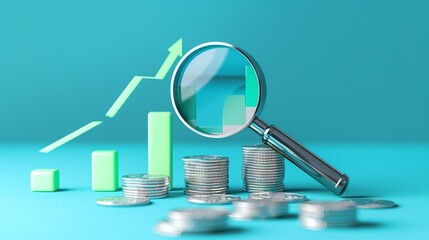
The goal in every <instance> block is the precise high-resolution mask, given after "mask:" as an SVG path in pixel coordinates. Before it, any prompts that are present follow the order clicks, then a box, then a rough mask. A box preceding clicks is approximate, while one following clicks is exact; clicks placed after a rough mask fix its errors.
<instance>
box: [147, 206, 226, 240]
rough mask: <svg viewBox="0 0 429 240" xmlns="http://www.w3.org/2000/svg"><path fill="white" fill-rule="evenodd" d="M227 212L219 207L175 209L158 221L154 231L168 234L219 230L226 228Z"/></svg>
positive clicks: (176, 234) (175, 234)
mask: <svg viewBox="0 0 429 240" xmlns="http://www.w3.org/2000/svg"><path fill="white" fill-rule="evenodd" d="M228 214H229V212H228V211H227V210H225V209H220V208H184V209H176V210H172V211H170V212H169V214H168V220H167V221H163V222H160V223H158V224H157V225H156V226H155V228H154V231H155V232H156V233H158V234H161V235H170V236H178V235H180V234H181V233H207V232H215V231H221V230H225V229H227V228H228Z"/></svg>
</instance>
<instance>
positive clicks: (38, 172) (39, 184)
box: [30, 169, 60, 192]
mask: <svg viewBox="0 0 429 240" xmlns="http://www.w3.org/2000/svg"><path fill="white" fill-rule="evenodd" d="M30 175H31V191H33V192H54V191H57V190H58V189H59V188H60V171H59V170H58V169H35V170H33V171H31V174H30Z"/></svg>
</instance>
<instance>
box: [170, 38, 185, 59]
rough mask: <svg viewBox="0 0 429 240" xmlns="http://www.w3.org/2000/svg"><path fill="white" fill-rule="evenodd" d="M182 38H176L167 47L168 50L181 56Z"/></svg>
mask: <svg viewBox="0 0 429 240" xmlns="http://www.w3.org/2000/svg"><path fill="white" fill-rule="evenodd" d="M182 42H183V41H182V39H179V40H177V42H175V43H174V44H173V45H171V47H170V48H169V49H168V51H169V52H170V53H172V54H174V55H176V56H179V57H181V56H182Z"/></svg>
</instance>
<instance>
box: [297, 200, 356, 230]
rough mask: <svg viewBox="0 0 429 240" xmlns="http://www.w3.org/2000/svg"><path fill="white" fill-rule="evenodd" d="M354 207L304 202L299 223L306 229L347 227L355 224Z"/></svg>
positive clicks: (352, 204) (348, 204)
mask: <svg viewBox="0 0 429 240" xmlns="http://www.w3.org/2000/svg"><path fill="white" fill-rule="evenodd" d="M356 213H357V212H356V205H355V204H354V203H352V202H346V201H342V202H305V203H302V204H301V206H300V213H299V221H300V223H301V225H302V226H304V227H305V228H307V229H313V230H317V229H324V228H330V227H347V226H352V225H354V224H356V222H357V219H356Z"/></svg>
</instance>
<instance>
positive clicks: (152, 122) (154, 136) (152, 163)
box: [148, 112, 173, 189]
mask: <svg viewBox="0 0 429 240" xmlns="http://www.w3.org/2000/svg"><path fill="white" fill-rule="evenodd" d="M172 153H173V148H172V125H171V112H149V114H148V172H149V174H160V175H165V176H168V177H169V178H170V189H171V188H172V186H173V171H172Z"/></svg>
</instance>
